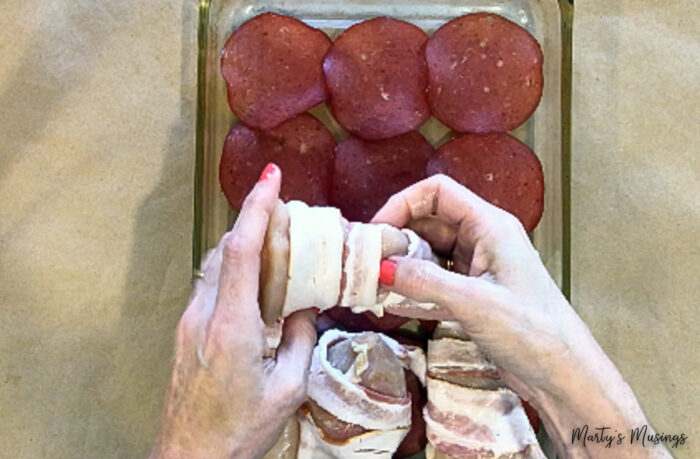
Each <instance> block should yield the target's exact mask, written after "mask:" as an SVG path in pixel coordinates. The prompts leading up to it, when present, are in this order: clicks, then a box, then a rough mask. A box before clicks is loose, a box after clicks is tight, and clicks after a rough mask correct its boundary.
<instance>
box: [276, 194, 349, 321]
mask: <svg viewBox="0 0 700 459" xmlns="http://www.w3.org/2000/svg"><path fill="white" fill-rule="evenodd" d="M287 210H288V211H289V280H288V281H287V293H286V296H285V300H284V306H283V308H282V315H283V316H285V317H286V316H288V315H289V314H291V313H292V312H294V311H297V310H300V309H307V308H309V307H312V306H316V307H318V308H320V309H327V308H330V307H332V306H334V305H335V304H336V303H337V302H338V297H339V296H340V278H341V268H342V265H343V240H344V236H343V228H342V226H341V217H340V211H339V210H338V209H336V208H334V207H309V206H307V205H306V204H304V203H303V202H301V201H290V202H288V203H287Z"/></svg>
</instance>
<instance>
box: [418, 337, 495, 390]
mask: <svg viewBox="0 0 700 459" xmlns="http://www.w3.org/2000/svg"><path fill="white" fill-rule="evenodd" d="M428 376H429V377H432V378H435V379H439V380H442V381H446V382H451V383H453V384H457V385H460V386H464V387H471V388H476V389H497V388H499V387H505V384H504V383H503V381H501V379H500V376H499V374H498V369H497V368H496V365H494V364H493V363H492V362H491V361H490V360H489V359H488V358H487V357H486V356H485V355H484V354H482V353H481V351H479V349H478V348H477V347H476V344H474V342H473V341H463V340H460V339H455V338H443V339H439V340H432V341H429V342H428Z"/></svg>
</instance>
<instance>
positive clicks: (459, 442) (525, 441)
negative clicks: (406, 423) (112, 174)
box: [423, 378, 544, 458]
mask: <svg viewBox="0 0 700 459" xmlns="http://www.w3.org/2000/svg"><path fill="white" fill-rule="evenodd" d="M423 415H424V417H425V422H426V431H427V435H428V441H429V442H430V443H431V444H432V445H433V446H434V447H435V448H436V449H437V450H438V451H441V452H443V453H445V454H447V455H449V456H452V457H472V456H476V457H484V458H487V457H495V458H497V457H502V456H503V457H511V455H515V454H518V453H522V452H524V451H526V450H529V452H530V456H528V457H536V458H544V454H543V453H542V451H541V449H540V448H539V444H538V443H537V438H536V437H535V433H534V432H533V430H532V427H531V426H530V423H529V422H528V420H527V416H526V415H525V411H524V410H523V407H522V405H521V403H520V399H519V398H518V396H517V395H516V394H515V393H514V392H513V391H511V390H510V389H497V390H479V389H473V388H468V387H462V386H458V385H455V384H451V383H448V382H445V381H440V380H438V379H434V378H428V405H427V406H426V407H425V409H424V411H423Z"/></svg>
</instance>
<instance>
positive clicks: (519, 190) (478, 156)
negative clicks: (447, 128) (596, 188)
mask: <svg viewBox="0 0 700 459" xmlns="http://www.w3.org/2000/svg"><path fill="white" fill-rule="evenodd" d="M427 170H428V174H429V175H433V174H446V175H449V176H450V177H452V178H453V179H455V180H456V181H458V182H459V183H461V184H462V185H464V186H466V187H467V188H469V189H470V190H472V191H473V192H474V193H476V194H478V195H479V196H481V197H482V198H484V199H485V200H486V201H488V202H490V203H491V204H494V205H496V206H498V207H500V208H502V209H504V210H506V211H508V212H510V213H511V214H513V215H515V216H516V217H517V218H518V219H519V220H520V222H521V223H522V224H523V226H524V227H525V230H526V231H527V232H530V231H532V230H533V229H535V227H536V226H537V223H538V222H539V221H540V218H541V217H542V211H543V207H544V178H543V176H542V165H541V164H540V161H539V159H537V156H535V154H534V153H533V152H532V150H530V149H529V148H528V147H527V145H525V144H524V143H522V142H520V141H518V140H517V139H515V138H513V137H511V136H510V135H508V134H464V135H461V136H459V137H456V138H455V139H453V140H451V141H449V142H447V143H446V144H444V145H443V146H441V147H440V148H439V149H438V153H437V156H436V157H435V158H433V159H432V160H431V161H430V162H429V163H428V168H427Z"/></svg>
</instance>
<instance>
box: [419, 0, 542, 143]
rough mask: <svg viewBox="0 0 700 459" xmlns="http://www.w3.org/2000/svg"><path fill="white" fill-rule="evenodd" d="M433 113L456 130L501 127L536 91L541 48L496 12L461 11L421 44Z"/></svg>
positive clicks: (531, 103)
mask: <svg viewBox="0 0 700 459" xmlns="http://www.w3.org/2000/svg"><path fill="white" fill-rule="evenodd" d="M425 56H426V59H427V61H428V72H429V81H430V83H429V89H428V97H429V100H430V106H431V108H432V111H433V115H435V117H436V118H437V119H439V120H440V121H442V122H443V123H444V124H446V125H447V126H449V127H451V128H452V129H454V130H455V131H459V132H474V133H485V132H507V131H510V130H512V129H515V128H516V127H518V126H519V125H521V124H522V123H524V122H525V121H526V120H527V119H528V118H529V117H530V115H531V114H532V112H533V111H535V108H536V107H537V104H539V101H540V98H541V96H542V50H541V49H540V45H539V44H538V43H537V40H535V38H534V37H533V36H532V35H530V34H529V33H528V32H527V31H526V30H525V29H523V28H522V27H520V26H518V25H516V24H514V23H513V22H510V21H508V20H507V19H504V18H503V17H501V16H498V15H496V14H487V13H478V14H469V15H466V16H461V17H458V18H456V19H453V20H452V21H450V22H448V23H447V24H445V25H443V26H442V27H440V28H439V29H438V30H437V31H436V32H435V33H434V34H433V36H432V37H431V38H430V40H429V41H428V44H427V45H426V50H425Z"/></svg>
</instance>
